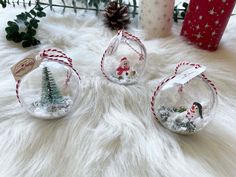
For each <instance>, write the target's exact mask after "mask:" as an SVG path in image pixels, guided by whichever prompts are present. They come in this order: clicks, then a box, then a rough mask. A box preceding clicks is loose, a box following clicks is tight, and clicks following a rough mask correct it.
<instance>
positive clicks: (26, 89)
mask: <svg viewBox="0 0 236 177" xmlns="http://www.w3.org/2000/svg"><path fill="white" fill-rule="evenodd" d="M11 70H12V73H13V75H14V77H15V79H16V94H17V98H18V101H19V102H20V103H21V104H22V106H23V107H24V108H25V109H26V111H27V112H28V113H29V114H30V115H32V116H34V117H37V118H41V119H56V118H61V117H63V116H66V115H67V114H68V113H69V112H70V111H71V109H72V108H73V106H74V103H75V100H76V98H77V96H78V88H79V81H80V77H79V74H78V73H77V71H76V70H75V69H74V68H73V66H72V59H71V58H69V57H67V56H66V54H65V53H63V52H62V51H60V50H57V49H48V50H44V51H43V52H42V53H41V54H40V57H35V56H29V57H26V58H25V59H23V60H21V61H20V62H18V63H17V64H16V65H14V66H13V67H12V69H11Z"/></svg>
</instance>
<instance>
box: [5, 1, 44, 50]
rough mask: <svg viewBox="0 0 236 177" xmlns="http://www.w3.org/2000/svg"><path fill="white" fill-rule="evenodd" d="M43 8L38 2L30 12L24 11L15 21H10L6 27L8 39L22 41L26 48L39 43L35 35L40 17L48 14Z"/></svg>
mask: <svg viewBox="0 0 236 177" xmlns="http://www.w3.org/2000/svg"><path fill="white" fill-rule="evenodd" d="M43 9H44V8H43V7H41V6H40V5H39V4H37V5H36V6H35V7H34V8H33V9H31V10H30V11H29V12H22V13H21V14H19V15H17V16H16V17H17V18H16V19H15V20H14V21H8V22H7V25H8V26H7V27H6V28H5V31H6V32H7V35H6V38H7V40H9V41H14V42H16V43H22V46H23V47H24V48H26V47H30V46H35V45H38V44H39V43H40V41H39V40H38V39H36V38H35V35H36V29H37V28H38V23H39V22H40V20H39V19H38V18H42V17H45V16H46V13H45V12H43Z"/></svg>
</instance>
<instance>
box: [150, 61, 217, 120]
mask: <svg viewBox="0 0 236 177" xmlns="http://www.w3.org/2000/svg"><path fill="white" fill-rule="evenodd" d="M181 66H191V67H194V68H196V69H197V68H200V67H201V65H200V64H195V63H190V62H186V61H183V62H180V63H179V64H177V66H176V68H175V72H174V75H172V76H170V77H168V78H167V79H164V80H163V81H161V83H160V84H158V86H157V87H156V89H155V91H154V92H153V95H152V98H151V103H150V104H151V111H152V114H153V115H154V117H155V118H157V115H156V112H155V98H156V96H157V94H158V93H159V91H160V89H161V87H162V86H163V85H164V84H166V83H167V82H168V81H170V80H172V79H174V78H175V77H176V75H177V73H178V70H179V68H180V67H181ZM200 77H201V78H202V79H203V80H204V81H206V82H207V83H208V84H209V85H210V87H211V88H212V89H213V90H214V91H215V93H216V95H217V88H216V86H215V84H214V83H213V82H212V81H211V80H209V79H208V78H207V77H206V75H205V74H203V73H202V74H201V75H200Z"/></svg>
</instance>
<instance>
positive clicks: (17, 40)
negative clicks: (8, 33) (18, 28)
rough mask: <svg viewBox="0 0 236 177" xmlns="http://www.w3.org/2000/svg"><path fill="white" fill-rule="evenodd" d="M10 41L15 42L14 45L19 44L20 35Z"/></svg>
mask: <svg viewBox="0 0 236 177" xmlns="http://www.w3.org/2000/svg"><path fill="white" fill-rule="evenodd" d="M12 40H13V41H14V42H16V43H20V42H21V41H22V39H21V36H20V35H16V36H15V37H14V38H13V39H12Z"/></svg>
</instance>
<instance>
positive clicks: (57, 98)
mask: <svg viewBox="0 0 236 177" xmlns="http://www.w3.org/2000/svg"><path fill="white" fill-rule="evenodd" d="M40 103H41V106H48V105H60V104H62V103H63V96H62V95H61V93H60V91H59V89H58V87H57V85H56V82H55V80H54V78H53V76H52V73H51V72H50V71H49V70H48V68H47V67H44V68H43V77H42V94H41V101H40Z"/></svg>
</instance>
